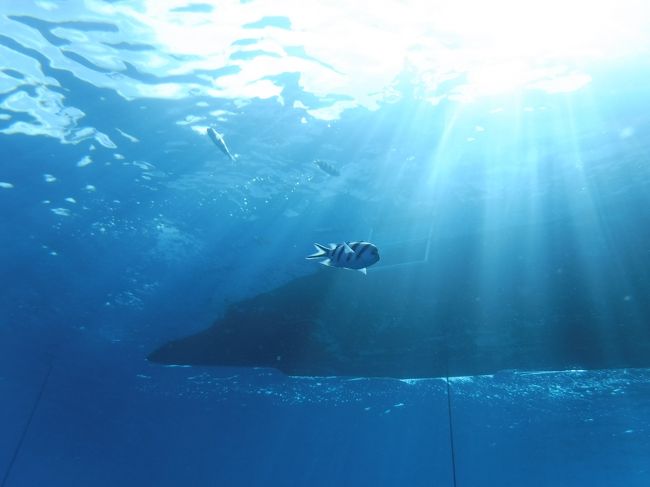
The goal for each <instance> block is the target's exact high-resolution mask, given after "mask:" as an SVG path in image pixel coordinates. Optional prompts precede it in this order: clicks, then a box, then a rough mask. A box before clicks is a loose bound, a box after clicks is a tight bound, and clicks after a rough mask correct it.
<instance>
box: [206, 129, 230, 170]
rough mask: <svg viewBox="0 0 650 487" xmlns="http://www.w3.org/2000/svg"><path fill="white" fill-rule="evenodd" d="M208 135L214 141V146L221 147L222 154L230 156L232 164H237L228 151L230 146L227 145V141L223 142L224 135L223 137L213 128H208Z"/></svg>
mask: <svg viewBox="0 0 650 487" xmlns="http://www.w3.org/2000/svg"><path fill="white" fill-rule="evenodd" d="M207 134H208V137H210V140H212V142H214V145H216V146H217V147H219V149H220V150H221V152H223V153H224V154H226V155H227V156H228V158H229V159H230V160H231V161H232V162H235V157H234V156H233V155H232V154H231V153H230V151H229V150H228V146H227V145H226V141H225V140H223V135H221V134H220V133H219V132H217V131H216V130H215V129H213V128H212V127H208V130H207Z"/></svg>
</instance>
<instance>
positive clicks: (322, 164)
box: [314, 159, 341, 176]
mask: <svg viewBox="0 0 650 487" xmlns="http://www.w3.org/2000/svg"><path fill="white" fill-rule="evenodd" d="M314 164H316V165H317V166H318V168H319V169H320V170H321V171H323V172H326V173H327V174H329V175H330V176H340V175H341V173H340V172H339V170H338V169H336V168H335V167H334V166H332V165H331V164H330V163H329V162H326V161H321V160H320V159H316V160H315V161H314Z"/></svg>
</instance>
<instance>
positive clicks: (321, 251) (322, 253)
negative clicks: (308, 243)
mask: <svg viewBox="0 0 650 487" xmlns="http://www.w3.org/2000/svg"><path fill="white" fill-rule="evenodd" d="M314 247H316V250H317V251H318V252H316V253H314V254H310V255H308V256H307V257H306V259H320V258H321V257H327V256H328V255H329V252H330V249H329V248H327V247H325V246H324V245H321V244H319V243H315V244H314Z"/></svg>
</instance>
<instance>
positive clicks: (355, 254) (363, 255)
mask: <svg viewBox="0 0 650 487" xmlns="http://www.w3.org/2000/svg"><path fill="white" fill-rule="evenodd" d="M314 246H315V247H316V250H318V252H316V253H315V254H311V255H308V256H307V259H323V260H321V261H320V263H321V264H323V265H326V266H330V267H342V268H343V269H354V270H357V271H360V272H363V273H364V274H365V273H366V268H367V267H369V266H371V265H372V264H374V263H376V262H377V261H378V260H379V249H377V247H375V246H374V245H373V244H371V243H370V242H343V243H340V244H333V243H331V244H329V245H327V246H325V245H321V244H318V243H315V244H314Z"/></svg>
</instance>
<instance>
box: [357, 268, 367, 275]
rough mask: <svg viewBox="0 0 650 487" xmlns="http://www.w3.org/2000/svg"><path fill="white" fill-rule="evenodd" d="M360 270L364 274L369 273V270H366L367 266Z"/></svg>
mask: <svg viewBox="0 0 650 487" xmlns="http://www.w3.org/2000/svg"><path fill="white" fill-rule="evenodd" d="M359 272H361V273H362V274H363V275H364V276H367V275H368V271H367V270H366V268H365V267H364V268H363V269H359Z"/></svg>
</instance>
